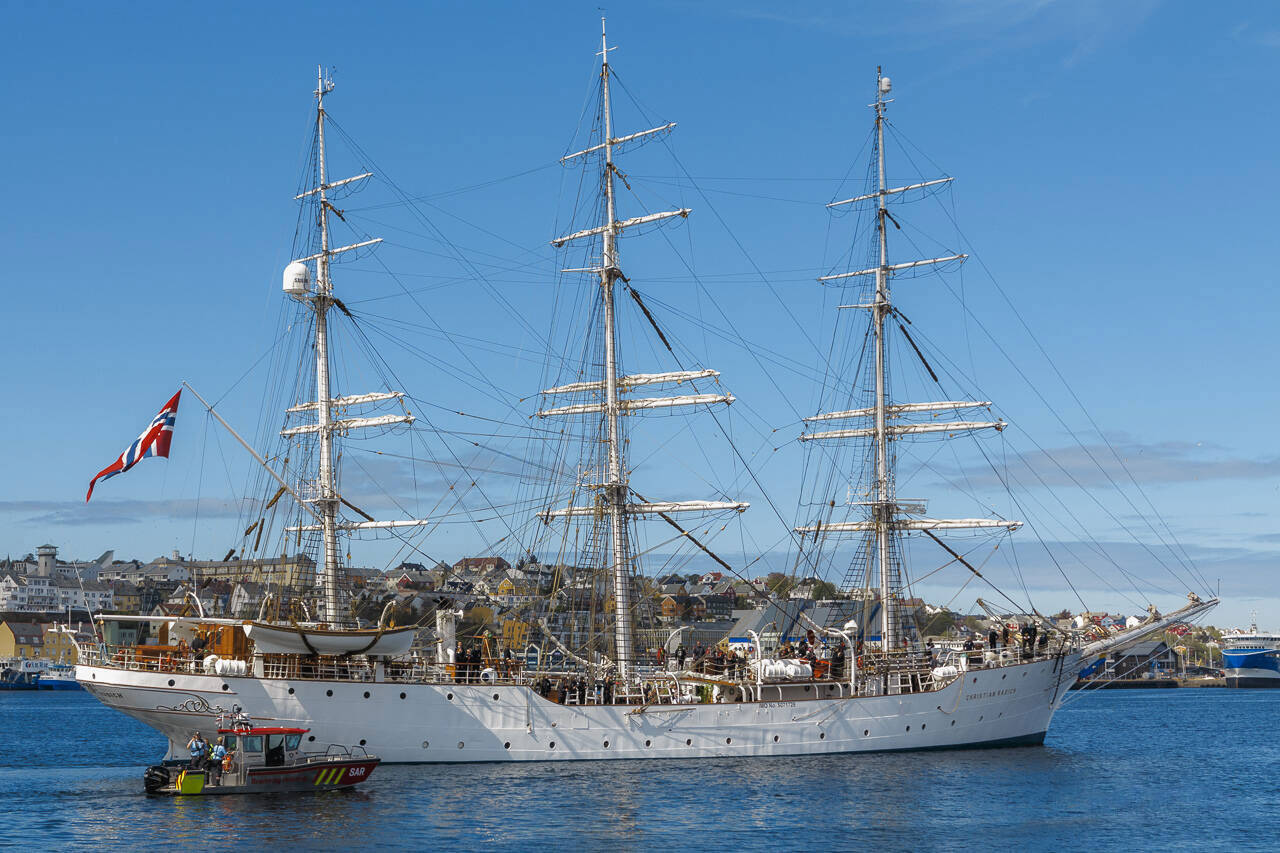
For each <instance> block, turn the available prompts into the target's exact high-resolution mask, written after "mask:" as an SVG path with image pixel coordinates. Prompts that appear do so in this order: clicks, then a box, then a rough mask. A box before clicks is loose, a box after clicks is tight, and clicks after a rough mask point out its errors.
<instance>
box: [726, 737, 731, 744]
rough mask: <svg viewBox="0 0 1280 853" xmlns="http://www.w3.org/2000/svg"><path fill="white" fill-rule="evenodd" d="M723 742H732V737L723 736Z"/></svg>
mask: <svg viewBox="0 0 1280 853" xmlns="http://www.w3.org/2000/svg"><path fill="white" fill-rule="evenodd" d="M724 742H725V743H733V738H731V737H727V738H725V739H724Z"/></svg>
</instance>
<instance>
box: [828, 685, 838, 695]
mask: <svg viewBox="0 0 1280 853" xmlns="http://www.w3.org/2000/svg"><path fill="white" fill-rule="evenodd" d="M835 689H836V686H835V685H834V684H828V685H827V692H828V693H830V692H831V691H832V690H835Z"/></svg>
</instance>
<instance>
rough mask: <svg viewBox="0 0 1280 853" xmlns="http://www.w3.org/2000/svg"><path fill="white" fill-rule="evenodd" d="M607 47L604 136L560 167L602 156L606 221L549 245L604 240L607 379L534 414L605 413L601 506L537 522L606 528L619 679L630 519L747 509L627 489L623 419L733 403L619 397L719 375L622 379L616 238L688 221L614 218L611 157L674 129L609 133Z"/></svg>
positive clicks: (628, 642)
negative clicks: (639, 495)
mask: <svg viewBox="0 0 1280 853" xmlns="http://www.w3.org/2000/svg"><path fill="white" fill-rule="evenodd" d="M613 49H614V48H611V47H609V44H608V39H607V36H606V33H605V26H604V19H601V21H600V98H601V108H602V112H603V125H602V127H601V130H602V132H603V139H602V141H601V142H600V143H599V144H598V145H593V146H591V147H589V148H586V149H584V150H582V151H578V152H575V153H573V154H569V155H567V156H565V157H564V158H563V160H562V162H567V161H569V160H573V159H576V158H578V157H583V156H586V155H589V154H595V153H597V152H599V153H601V154H602V156H603V170H604V172H603V186H604V211H603V213H604V222H603V223H602V224H600V225H599V226H597V227H593V228H587V229H585V230H583V231H576V232H574V233H572V234H566V235H565V236H563V237H558V238H556V239H555V240H552V241H551V243H552V245H554V246H557V247H559V246H563V245H565V244H566V243H568V242H569V241H571V240H578V239H583V238H590V237H595V236H600V237H601V239H602V242H603V246H602V252H601V259H600V265H599V266H598V267H593V268H591V269H590V270H577V271H578V272H593V273H595V274H597V275H598V276H599V281H600V300H601V305H602V307H603V312H602V313H603V316H604V376H603V377H602V379H601V380H600V381H587V382H573V383H570V384H568V385H561V386H558V387H555V388H548V389H545V390H544V391H543V392H542V393H543V394H547V395H553V394H574V395H584V396H585V398H586V401H585V402H580V403H575V404H572V405H567V406H558V407H555V408H549V409H543V410H541V411H539V412H538V413H537V415H538V416H539V417H553V416H561V417H563V416H570V415H603V416H604V421H605V423H604V432H605V436H604V441H605V444H606V445H607V454H608V458H607V460H606V462H605V471H604V472H602V473H603V477H602V479H603V482H600V483H593V484H592V486H593V487H595V488H597V489H599V499H598V500H599V503H598V504H592V505H586V506H568V507H562V508H558V509H553V510H549V511H547V512H545V513H543V514H542V519H543V520H544V521H545V522H547V523H550V521H551V520H552V519H553V518H566V519H572V518H574V517H589V518H592V519H596V518H599V517H600V516H601V515H604V516H605V517H606V518H607V523H608V525H609V557H608V562H609V569H610V570H611V573H612V576H613V595H614V652H615V654H616V656H617V665H618V672H619V674H620V675H621V676H622V677H624V678H626V677H627V676H628V674H629V673H630V672H631V670H632V669H633V667H634V664H635V647H634V640H633V634H634V630H633V617H632V612H631V611H632V596H631V577H632V555H631V546H630V542H629V540H628V525H629V519H630V518H631V517H632V516H643V515H654V514H658V513H663V514H665V513H676V512H715V511H721V510H739V511H740V510H744V509H746V508H747V506H748V504H746V503H742V502H738V501H663V502H653V503H650V502H645V501H633V500H630V499H629V498H630V497H631V490H630V488H629V485H628V473H627V465H626V441H625V440H624V438H623V435H622V416H623V415H626V414H629V413H632V412H636V411H640V410H643V409H665V408H670V407H674V406H686V405H712V404H716V403H725V404H728V403H731V402H733V396H732V395H731V394H683V395H669V396H662V397H649V398H641V399H636V398H631V397H628V398H625V399H624V397H623V395H624V394H626V393H628V392H630V391H632V390H634V389H636V388H640V387H645V386H649V385H672V384H674V385H679V384H682V383H686V382H688V383H695V382H697V381H698V380H712V381H714V380H715V379H716V378H717V377H718V376H719V373H717V372H716V371H714V370H679V371H670V372H665V373H641V374H635V375H632V376H620V375H619V372H618V336H617V318H616V312H617V306H616V302H615V285H616V283H617V281H618V279H620V278H623V275H622V270H621V269H620V267H619V261H618V238H619V237H620V236H621V235H622V233H623V232H624V231H626V230H627V229H628V228H632V227H635V226H638V225H647V224H650V223H656V222H661V221H663V220H667V219H671V218H673V217H681V218H683V217H687V216H688V215H689V213H690V211H689V209H688V208H681V209H679V210H669V211H663V212H661V213H649V214H645V215H643V216H636V217H632V218H629V219H618V215H617V205H616V193H615V182H614V177H615V175H617V174H618V168H617V166H616V165H614V153H615V151H616V149H617V148H618V146H620V145H622V144H624V143H627V142H631V141H632V140H636V139H641V138H644V137H649V136H652V135H654V134H659V133H666V132H668V131H670V130H671V129H672V128H674V127H675V122H669V123H667V124H664V125H662V126H660V127H655V128H651V129H650V130H642V131H640V132H639V133H632V134H629V135H627V136H622V137H615V136H614V135H613V115H612V105H611V103H610V100H609V75H610V71H609V51H610V50H613Z"/></svg>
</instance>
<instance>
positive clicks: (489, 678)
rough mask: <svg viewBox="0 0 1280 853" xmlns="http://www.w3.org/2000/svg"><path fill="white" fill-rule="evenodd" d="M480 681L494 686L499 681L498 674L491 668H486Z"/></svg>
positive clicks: (481, 672) (481, 674)
mask: <svg viewBox="0 0 1280 853" xmlns="http://www.w3.org/2000/svg"><path fill="white" fill-rule="evenodd" d="M480 680H481V681H482V682H484V683H485V684H493V683H494V682H495V681H497V680H498V672H497V670H495V669H494V668H493V667H491V666H486V667H485V668H484V669H482V670H480Z"/></svg>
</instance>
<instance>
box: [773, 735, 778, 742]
mask: <svg viewBox="0 0 1280 853" xmlns="http://www.w3.org/2000/svg"><path fill="white" fill-rule="evenodd" d="M773 742H774V743H777V742H778V736H777V735H774V736H773Z"/></svg>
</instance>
